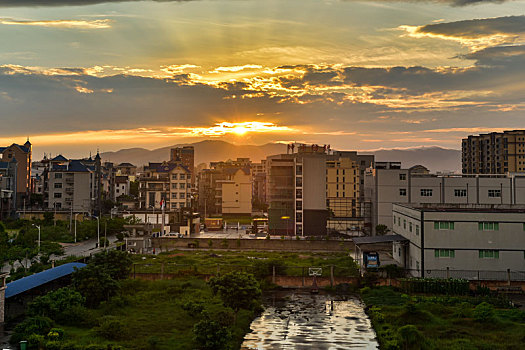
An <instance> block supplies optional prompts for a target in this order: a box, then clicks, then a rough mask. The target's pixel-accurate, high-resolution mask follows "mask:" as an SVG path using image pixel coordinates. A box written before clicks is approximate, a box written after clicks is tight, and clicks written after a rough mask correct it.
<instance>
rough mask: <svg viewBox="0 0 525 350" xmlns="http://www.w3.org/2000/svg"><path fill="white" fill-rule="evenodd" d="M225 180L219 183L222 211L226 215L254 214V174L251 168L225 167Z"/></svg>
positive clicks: (219, 198)
mask: <svg viewBox="0 0 525 350" xmlns="http://www.w3.org/2000/svg"><path fill="white" fill-rule="evenodd" d="M224 173H225V175H226V179H225V180H219V181H217V183H218V184H219V185H220V187H221V191H220V192H218V193H217V194H218V198H217V199H218V200H219V201H220V202H221V213H222V215H223V217H224V216H227V215H231V214H235V215H239V214H240V215H246V216H251V215H252V176H251V173H250V168H227V169H224Z"/></svg>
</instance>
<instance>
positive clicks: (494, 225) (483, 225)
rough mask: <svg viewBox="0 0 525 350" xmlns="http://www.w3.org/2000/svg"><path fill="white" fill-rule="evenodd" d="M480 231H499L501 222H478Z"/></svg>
mask: <svg viewBox="0 0 525 350" xmlns="http://www.w3.org/2000/svg"><path fill="white" fill-rule="evenodd" d="M478 230H479V231H499V222H478Z"/></svg>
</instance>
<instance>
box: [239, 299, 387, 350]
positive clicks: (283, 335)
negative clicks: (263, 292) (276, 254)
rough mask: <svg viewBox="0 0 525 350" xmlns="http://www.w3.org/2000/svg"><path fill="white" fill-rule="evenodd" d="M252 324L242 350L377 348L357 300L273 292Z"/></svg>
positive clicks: (361, 305)
mask: <svg viewBox="0 0 525 350" xmlns="http://www.w3.org/2000/svg"><path fill="white" fill-rule="evenodd" d="M265 307H266V308H265V311H264V312H263V314H262V315H261V316H260V317H258V318H256V319H255V320H254V321H253V322H252V324H251V329H252V330H253V331H252V332H251V333H249V334H247V335H246V337H245V338H244V342H243V344H242V346H241V349H244V350H248V349H265V350H266V349H279V350H281V349H298V350H300V349H319V350H324V349H327V350H328V349H330V350H335V349H377V348H378V344H377V341H376V340H375V332H374V330H373V329H372V326H371V324H370V320H369V319H368V316H367V315H366V314H365V312H364V310H363V304H362V303H361V301H360V300H359V299H357V298H354V297H350V298H348V300H337V299H335V300H334V298H333V297H332V296H329V295H315V294H309V293H304V292H287V293H286V294H282V292H281V293H276V294H274V295H272V296H270V298H268V300H266V301H265Z"/></svg>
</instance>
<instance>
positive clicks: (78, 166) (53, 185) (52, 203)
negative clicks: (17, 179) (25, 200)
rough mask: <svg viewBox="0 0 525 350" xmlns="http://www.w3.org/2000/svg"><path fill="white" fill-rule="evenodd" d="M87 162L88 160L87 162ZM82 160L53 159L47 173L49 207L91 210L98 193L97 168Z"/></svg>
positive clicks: (93, 207)
mask: <svg viewBox="0 0 525 350" xmlns="http://www.w3.org/2000/svg"><path fill="white" fill-rule="evenodd" d="M86 163H87V162H86ZM86 163H84V162H83V161H82V160H68V159H66V158H64V157H63V156H58V157H55V158H54V159H52V160H51V161H50V163H49V170H48V173H47V184H46V192H47V198H46V199H45V203H47V208H49V209H55V210H64V209H65V210H72V211H73V212H91V211H93V210H95V209H96V197H97V193H98V187H97V178H96V170H95V167H94V166H93V165H90V164H86Z"/></svg>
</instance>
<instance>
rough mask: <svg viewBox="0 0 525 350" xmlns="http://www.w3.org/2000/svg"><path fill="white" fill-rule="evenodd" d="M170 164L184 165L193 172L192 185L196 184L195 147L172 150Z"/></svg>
mask: <svg viewBox="0 0 525 350" xmlns="http://www.w3.org/2000/svg"><path fill="white" fill-rule="evenodd" d="M170 162H180V163H182V165H184V166H185V167H186V168H187V169H188V170H189V171H191V183H192V184H195V149H194V148H193V146H183V147H175V148H172V149H171V157H170Z"/></svg>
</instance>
